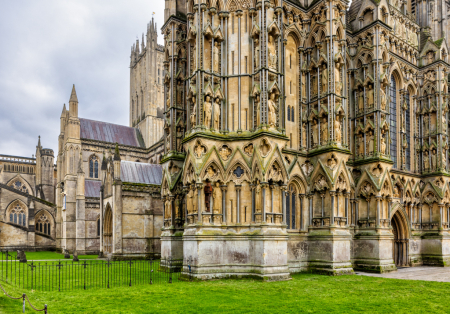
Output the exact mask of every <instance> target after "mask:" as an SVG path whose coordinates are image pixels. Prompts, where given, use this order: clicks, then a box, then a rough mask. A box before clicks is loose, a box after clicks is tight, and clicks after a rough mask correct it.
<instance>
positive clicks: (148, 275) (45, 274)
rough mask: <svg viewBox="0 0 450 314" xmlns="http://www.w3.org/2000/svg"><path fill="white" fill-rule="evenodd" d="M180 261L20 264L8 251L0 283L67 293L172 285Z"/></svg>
mask: <svg viewBox="0 0 450 314" xmlns="http://www.w3.org/2000/svg"><path fill="white" fill-rule="evenodd" d="M181 264H182V262H181V261H173V260H163V261H161V260H154V259H145V260H120V261H113V260H80V261H79V262H74V261H67V260H55V261H28V262H26V263H21V262H20V261H19V260H17V259H16V258H15V254H11V252H8V251H6V252H1V254H0V280H2V281H4V282H7V283H9V284H12V285H14V286H16V287H19V288H23V289H33V290H39V291H69V290H79V289H84V290H87V289H97V288H113V287H120V286H130V287H131V286H134V285H144V284H162V283H173V282H177V281H178V279H179V275H180V271H181Z"/></svg>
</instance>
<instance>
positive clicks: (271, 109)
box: [267, 93, 277, 127]
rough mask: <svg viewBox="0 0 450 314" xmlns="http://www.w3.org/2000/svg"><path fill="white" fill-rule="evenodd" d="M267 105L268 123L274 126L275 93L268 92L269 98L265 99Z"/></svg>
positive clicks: (275, 119) (275, 116) (275, 118)
mask: <svg viewBox="0 0 450 314" xmlns="http://www.w3.org/2000/svg"><path fill="white" fill-rule="evenodd" d="M267 105H268V107H269V125H270V126H271V127H275V126H276V123H277V114H276V104H275V93H271V94H270V97H269V100H268V101H267Z"/></svg>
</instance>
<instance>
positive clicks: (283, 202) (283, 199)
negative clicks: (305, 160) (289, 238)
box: [280, 184, 295, 227]
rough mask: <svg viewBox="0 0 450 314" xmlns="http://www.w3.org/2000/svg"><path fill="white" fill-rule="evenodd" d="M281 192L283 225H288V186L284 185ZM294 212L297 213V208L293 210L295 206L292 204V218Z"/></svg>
mask: <svg viewBox="0 0 450 314" xmlns="http://www.w3.org/2000/svg"><path fill="white" fill-rule="evenodd" d="M280 191H281V198H282V213H283V225H286V184H283V185H282V186H281V187H280ZM288 195H289V192H288ZM292 210H294V211H295V208H293V206H292V204H291V216H292ZM291 227H292V226H291Z"/></svg>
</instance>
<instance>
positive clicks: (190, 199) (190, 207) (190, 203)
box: [187, 189, 195, 214]
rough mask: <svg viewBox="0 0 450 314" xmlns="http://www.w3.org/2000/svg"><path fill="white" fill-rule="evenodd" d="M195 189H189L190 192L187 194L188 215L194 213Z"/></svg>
mask: <svg viewBox="0 0 450 314" xmlns="http://www.w3.org/2000/svg"><path fill="white" fill-rule="evenodd" d="M194 194H195V193H194V189H189V192H188V194H187V197H188V201H187V211H188V214H192V213H193V212H194Z"/></svg>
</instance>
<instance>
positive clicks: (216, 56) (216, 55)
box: [213, 41, 220, 73]
mask: <svg viewBox="0 0 450 314" xmlns="http://www.w3.org/2000/svg"><path fill="white" fill-rule="evenodd" d="M213 51H214V65H213V66H214V68H213V69H214V72H216V73H219V61H220V59H219V43H218V42H217V41H216V42H215V43H214V50H213Z"/></svg>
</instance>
